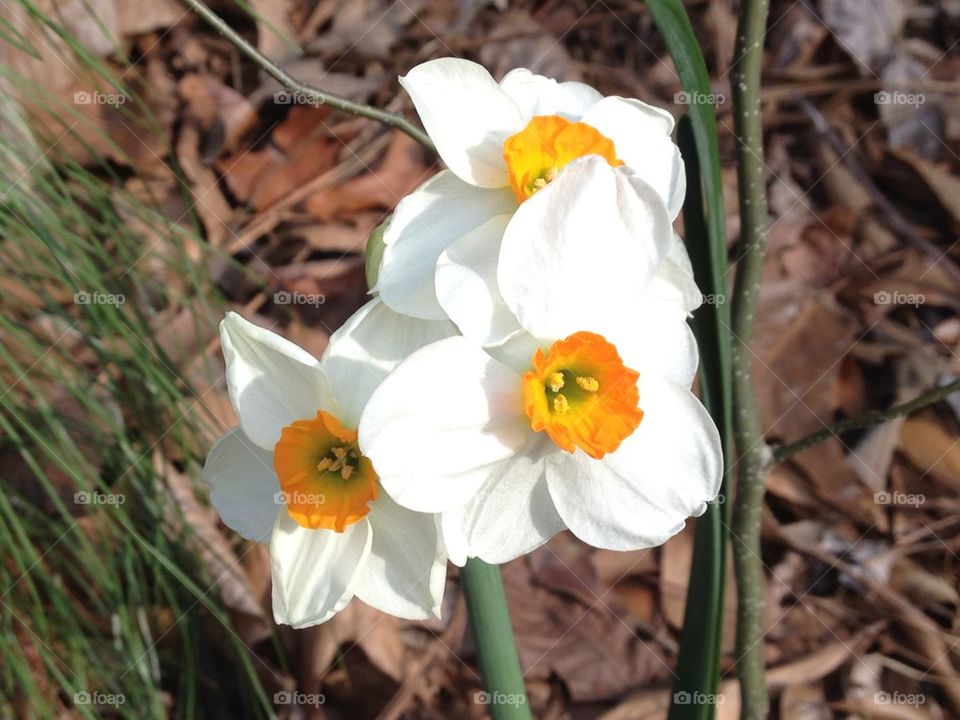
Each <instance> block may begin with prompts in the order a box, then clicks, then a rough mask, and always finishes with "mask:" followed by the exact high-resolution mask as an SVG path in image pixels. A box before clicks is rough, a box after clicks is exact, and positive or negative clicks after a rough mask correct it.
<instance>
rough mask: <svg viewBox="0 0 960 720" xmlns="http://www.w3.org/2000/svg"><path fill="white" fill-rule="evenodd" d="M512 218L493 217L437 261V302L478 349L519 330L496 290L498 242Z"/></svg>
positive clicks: (500, 340) (445, 252) (458, 241)
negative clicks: (476, 344)
mask: <svg viewBox="0 0 960 720" xmlns="http://www.w3.org/2000/svg"><path fill="white" fill-rule="evenodd" d="M511 217H512V215H497V216H495V217H493V218H491V219H490V220H488V221H487V222H485V223H484V224H483V225H481V226H480V227H478V228H477V229H476V230H474V231H473V232H470V233H467V234H466V235H464V236H463V237H462V238H460V239H459V240H457V241H456V242H455V243H453V244H452V245H451V246H450V247H448V248H447V249H446V250H445V251H444V253H443V254H442V255H441V256H440V259H439V260H438V261H437V274H436V286H437V298H438V299H439V300H440V305H441V306H442V307H443V309H444V311H446V313H447V315H448V316H449V317H450V319H451V320H453V322H454V323H456V325H457V327H458V328H459V329H460V332H461V333H463V334H464V336H465V337H468V338H470V339H471V340H473V341H475V342H476V343H478V344H480V345H487V344H491V343H500V342H503V340H504V339H506V338H507V337H508V336H509V335H511V334H513V333H515V332H517V331H518V330H520V325H519V324H518V323H517V319H516V318H515V317H514V316H513V313H512V312H510V309H509V308H508V307H507V306H506V304H504V302H503V297H502V296H501V295H500V290H499V289H498V288H497V258H498V257H499V255H500V239H501V237H503V231H504V228H506V227H507V223H509V222H510V218H511Z"/></svg>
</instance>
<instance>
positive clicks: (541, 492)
mask: <svg viewBox="0 0 960 720" xmlns="http://www.w3.org/2000/svg"><path fill="white" fill-rule="evenodd" d="M579 162H581V163H582V164H583V165H584V169H585V171H586V172H585V175H584V177H589V174H590V172H592V170H593V167H595V166H597V165H599V164H600V163H602V160H599V159H593V160H582V161H579ZM611 182H612V181H611ZM616 183H617V192H610V190H611V188H610V187H604V186H603V185H602V184H597V183H595V182H591V181H587V182H585V184H584V185H583V186H582V188H581V195H580V199H579V200H578V201H577V203H575V204H571V205H569V206H564V207H562V208H554V209H548V208H545V207H543V206H540V207H536V206H533V205H531V207H532V208H533V210H531V213H533V217H532V218H530V222H532V223H542V224H543V227H544V228H545V230H546V231H545V232H543V233H541V234H540V235H539V236H538V240H537V241H536V242H519V241H518V242H511V232H512V231H511V229H510V228H508V230H507V233H506V235H505V237H504V241H503V247H502V249H501V257H500V262H499V264H498V267H497V268H496V271H495V272H492V271H491V272H489V273H488V277H487V278H486V281H482V280H477V281H476V282H473V283H465V284H463V285H462V286H461V288H460V292H461V293H462V295H463V298H462V303H461V306H460V308H459V309H458V312H457V313H455V315H456V317H455V318H454V320H455V322H457V323H458V324H459V325H460V327H461V328H463V327H471V326H474V325H477V326H484V325H485V324H489V323H490V319H491V317H492V314H491V304H490V302H489V300H490V293H489V289H490V285H491V284H496V285H497V287H498V288H499V297H500V298H501V299H502V304H503V307H502V308H498V309H497V312H504V313H509V315H510V316H511V317H512V318H513V320H514V321H515V322H517V323H518V324H519V325H520V327H521V328H522V332H521V333H520V334H515V335H513V336H512V337H511V338H510V340H509V341H508V342H507V343H505V344H503V345H502V346H499V347H496V348H486V349H484V348H483V347H481V345H480V344H479V343H477V342H475V341H474V340H471V339H470V338H469V337H453V338H449V339H444V340H441V341H439V342H436V343H433V344H431V345H428V346H426V347H424V348H423V349H421V350H418V351H417V352H415V353H413V354H412V355H411V356H410V357H409V358H407V359H406V360H404V361H403V362H402V363H400V364H399V365H398V366H397V368H396V369H395V370H394V371H393V372H392V373H391V374H390V375H389V376H388V377H387V379H386V380H385V381H384V382H383V384H382V385H381V386H380V387H379V388H378V389H377V390H376V391H375V392H374V394H373V395H372V396H371V398H370V400H369V402H368V403H367V407H366V409H365V411H364V413H363V416H362V418H361V420H360V430H359V438H360V447H361V448H363V451H364V452H365V453H366V454H367V455H368V456H369V457H370V458H372V460H373V462H374V463H375V464H376V467H377V470H378V472H379V473H380V478H381V482H382V483H383V485H384V487H385V488H386V490H387V491H388V492H389V493H390V494H391V495H392V496H393V498H394V499H395V500H396V501H397V502H398V503H400V504H401V505H404V506H405V507H409V508H411V509H415V510H419V511H422V512H439V513H442V520H441V523H442V528H443V537H444V542H445V544H446V546H447V552H448V554H449V556H450V559H451V560H452V561H453V562H454V563H456V564H463V563H464V562H465V561H466V558H467V557H471V556H476V557H480V558H481V559H483V560H486V561H487V562H493V563H501V562H506V561H508V560H510V559H513V558H515V557H518V556H520V555H522V554H524V553H527V552H530V551H531V550H533V549H534V548H536V547H538V546H539V545H541V544H542V543H544V542H546V540H548V539H549V538H550V537H551V536H552V535H554V534H555V533H556V532H558V531H560V530H562V529H564V528H569V529H570V530H571V531H572V532H573V533H574V535H576V536H577V537H579V538H580V539H581V540H583V541H584V542H587V543H589V544H590V545H594V546H597V547H602V548H609V549H614V550H629V549H637V548H644V547H652V546H655V545H659V544H661V543H663V542H664V541H666V540H667V539H668V538H669V537H671V536H672V535H674V534H675V533H677V532H679V531H680V529H681V528H682V527H683V526H684V523H685V521H686V518H687V517H690V516H693V515H699V514H701V513H702V512H703V511H704V509H705V508H706V503H707V502H709V501H710V500H712V499H714V498H715V497H716V496H717V493H718V491H719V487H720V480H721V475H722V468H723V461H722V454H721V447H720V437H719V434H718V432H717V429H716V427H715V426H714V424H713V422H712V420H711V419H710V416H709V415H708V414H707V412H706V410H705V409H704V408H703V406H702V405H701V404H700V402H699V401H698V400H697V398H696V397H695V396H694V395H693V393H692V392H691V391H690V387H691V385H692V383H693V379H694V376H695V373H696V370H697V348H696V343H695V341H694V339H693V336H692V333H691V332H690V329H689V327H688V325H687V323H686V318H687V317H688V315H689V313H690V312H691V311H692V310H694V309H695V308H696V307H697V306H698V305H699V304H700V302H701V296H700V293H699V292H698V291H697V288H696V285H695V283H694V281H693V273H692V270H691V267H690V261H689V258H688V257H687V255H686V252H685V250H684V248H683V245H682V243H681V242H680V241H679V238H677V237H676V236H675V235H674V234H673V232H672V230H671V223H670V217H669V213H668V211H667V210H666V208H665V207H664V205H663V202H662V200H661V199H660V198H659V196H657V194H656V193H653V192H652V191H651V190H650V188H649V186H648V185H646V184H645V183H643V182H642V181H638V180H636V179H635V178H633V177H632V176H630V175H629V174H626V175H624V176H623V178H622V179H617V180H616ZM631 189H632V190H631ZM631 191H632V192H634V193H635V194H636V196H637V198H639V199H638V200H636V202H634V210H636V212H634V213H633V214H632V216H631V224H632V226H633V227H632V229H631V228H628V230H629V231H628V232H623V231H617V232H615V231H614V230H613V229H612V228H611V224H610V223H608V222H607V221H606V219H605V217H606V216H605V213H606V212H607V211H608V210H610V209H611V208H612V206H613V204H615V203H616V202H617V198H618V197H622V196H623V195H625V194H627V193H628V192H631ZM635 199H636V198H635ZM531 202H532V201H531ZM521 212H526V208H524V207H522V208H521V209H520V211H518V216H519V214H520V213H521ZM591 223H592V225H591ZM637 233H639V235H638V234H637ZM490 276H492V277H493V279H492V280H491V279H490Z"/></svg>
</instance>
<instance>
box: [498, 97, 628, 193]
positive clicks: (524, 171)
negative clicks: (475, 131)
mask: <svg viewBox="0 0 960 720" xmlns="http://www.w3.org/2000/svg"><path fill="white" fill-rule="evenodd" d="M586 155H599V156H600V157H602V158H605V159H606V161H607V162H608V163H610V166H611V167H617V166H618V165H623V161H622V160H618V159H617V152H616V150H615V148H614V146H613V141H612V140H611V139H610V138H608V137H606V136H604V135H601V134H600V132H599V131H597V130H596V128H594V127H592V126H590V125H587V124H586V123H582V122H572V121H571V120H567V119H566V118H563V117H560V116H559V115H539V116H537V117H535V118H533V119H532V120H531V121H530V122H529V123H527V126H526V127H525V128H524V129H523V130H521V131H520V132H518V133H517V134H516V135H511V136H510V137H508V138H507V139H506V141H505V142H504V143H503V159H504V160H505V161H506V163H507V172H508V173H509V175H510V187H511V188H513V193H514V195H516V196H517V202H523V201H524V200H526V199H527V198H528V197H530V196H531V195H533V194H534V193H535V192H537V190H541V189H543V188H545V187H546V186H547V183H549V182H551V181H552V180H554V179H556V177H557V175H558V174H559V173H560V170H561V168H563V166H564V165H566V164H567V163H569V162H571V161H573V160H576V159H577V158H580V157H584V156H586Z"/></svg>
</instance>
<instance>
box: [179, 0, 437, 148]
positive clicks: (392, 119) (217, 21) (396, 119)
mask: <svg viewBox="0 0 960 720" xmlns="http://www.w3.org/2000/svg"><path fill="white" fill-rule="evenodd" d="M183 1H184V2H185V3H186V4H187V5H188V6H190V7H191V8H192V9H193V10H194V11H195V12H196V13H197V14H198V15H199V16H200V17H202V18H203V19H204V20H206V21H207V22H208V23H210V25H212V26H213V27H214V28H216V29H217V30H218V31H219V32H220V34H221V35H223V36H224V37H225V38H227V40H229V41H230V42H231V43H233V45H234V46H236V48H237V49H238V50H239V51H240V52H242V53H243V54H244V55H246V56H247V57H248V58H250V59H251V60H252V61H253V62H255V63H256V64H257V65H259V66H260V67H261V68H262V69H263V70H264V71H265V72H266V73H267V74H268V75H270V76H271V77H273V78H274V79H275V80H277V81H278V82H279V83H280V84H281V85H283V86H284V87H286V88H287V89H288V90H291V91H293V92H294V93H298V94H300V95H302V96H303V97H304V98H305V99H307V100H309V101H310V102H315V103H319V104H322V105H329V106H330V107H332V108H336V109H337V110H342V111H343V112H347V113H351V114H352V115H359V116H360V117H365V118H369V119H370V120H376V121H377V122H381V123H383V124H384V125H389V126H390V127H393V128H396V129H397V130H400V131H401V132H404V133H406V134H407V135H409V136H410V137H412V138H413V139H414V140H416V141H417V142H418V143H420V144H421V145H423V146H424V147H425V148H427V150H430V151H432V152H436V148H435V147H434V145H433V142H432V141H431V140H430V138H429V137H428V136H427V134H426V133H425V132H424V131H423V130H421V129H420V128H418V127H416V126H415V125H413V124H412V123H411V122H410V121H409V120H407V119H406V118H405V117H403V116H401V115H394V114H393V113H390V112H387V111H386V110H381V109H379V108H375V107H373V106H371V105H365V104H364V103H358V102H354V101H353V100H347V99H346V98H342V97H339V96H337V95H332V94H330V93H328V92H324V91H323V90H318V89H317V88H314V87H310V86H309V85H304V84H303V83H302V82H300V81H299V80H296V79H295V78H292V77H291V76H290V75H288V74H287V73H286V72H285V71H284V70H282V69H281V68H280V67H279V66H277V65H276V64H275V63H274V62H273V61H272V60H270V58H268V57H266V56H265V55H264V54H263V53H261V52H260V51H259V50H257V49H256V48H255V47H253V45H251V44H250V43H248V42H247V41H246V40H244V39H243V38H242V37H241V36H240V35H238V34H237V32H236V31H235V30H234V29H233V28H231V27H230V26H229V25H227V23H225V22H224V21H223V19H222V18H221V17H220V16H219V15H217V14H216V13H215V12H213V10H211V9H210V8H208V7H207V6H206V5H205V4H204V3H203V2H201V0H183Z"/></svg>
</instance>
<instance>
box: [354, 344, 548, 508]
mask: <svg viewBox="0 0 960 720" xmlns="http://www.w3.org/2000/svg"><path fill="white" fill-rule="evenodd" d="M531 432H532V431H531V430H530V423H529V421H528V419H527V417H526V414H525V412H524V409H523V389H522V386H521V380H520V376H519V375H517V374H516V373H515V372H513V371H512V370H510V369H509V368H507V367H506V366H504V365H502V364H501V363H499V362H497V361H496V360H494V359H493V358H491V357H490V356H489V355H487V354H486V353H485V352H483V350H481V349H479V348H478V347H476V346H475V345H473V344H472V343H470V342H469V341H468V340H466V339H465V338H462V337H453V338H448V339H446V340H440V341H439V342H435V343H433V344H432V345H427V346H426V347H425V348H423V349H421V350H418V351H417V352H415V353H413V354H412V355H411V356H410V357H409V358H407V359H406V360H404V361H403V362H402V363H400V364H399V365H398V366H397V368H396V370H394V371H393V372H392V373H391V374H390V375H389V376H388V377H387V379H386V380H384V381H383V383H382V384H381V385H380V387H379V388H377V390H376V391H375V392H374V393H373V396H372V397H371V398H370V401H369V402H368V403H367V407H366V409H365V410H364V412H363V417H361V419H360V449H361V450H362V451H363V453H364V454H365V455H366V456H367V457H369V458H370V459H371V461H372V462H373V466H374V468H375V469H376V471H377V474H378V475H379V476H380V482H381V483H382V485H383V487H384V489H386V491H387V492H388V493H390V495H391V496H392V497H393V499H394V500H396V501H397V502H398V503H400V504H401V505H403V506H404V507H408V508H410V509H411V510H418V511H420V512H438V511H441V510H446V509H450V508H454V507H458V506H460V505H463V504H464V503H465V502H467V500H469V499H470V498H471V497H472V496H473V494H474V493H475V492H476V490H477V488H479V487H480V486H481V485H482V484H483V482H484V481H485V480H486V478H487V473H488V472H489V471H490V469H491V468H492V467H493V466H494V465H495V464H496V463H497V462H498V461H500V460H503V459H504V458H507V457H510V456H511V455H513V454H514V453H515V452H517V451H518V450H520V448H522V447H523V446H524V444H525V442H526V440H527V437H528V435H529V434H530V433H531Z"/></svg>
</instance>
